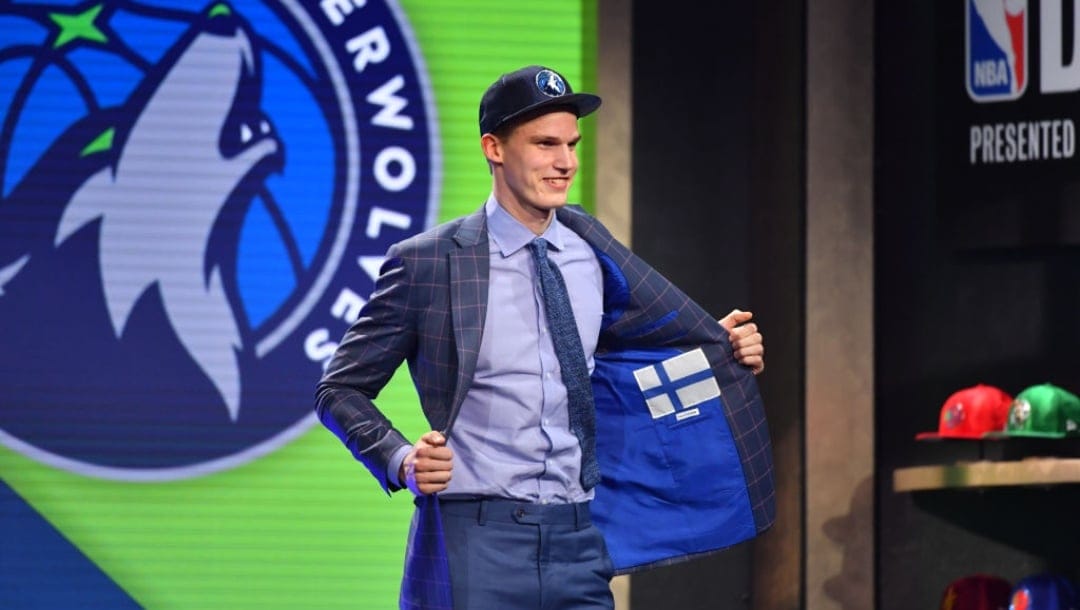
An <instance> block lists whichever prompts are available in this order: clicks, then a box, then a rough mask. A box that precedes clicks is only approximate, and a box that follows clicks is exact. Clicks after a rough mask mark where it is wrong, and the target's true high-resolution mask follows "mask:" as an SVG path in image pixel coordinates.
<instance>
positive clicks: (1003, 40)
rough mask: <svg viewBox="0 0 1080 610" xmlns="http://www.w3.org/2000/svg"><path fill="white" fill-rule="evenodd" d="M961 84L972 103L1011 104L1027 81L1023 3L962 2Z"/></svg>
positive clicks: (997, 0) (1005, 0)
mask: <svg viewBox="0 0 1080 610" xmlns="http://www.w3.org/2000/svg"><path fill="white" fill-rule="evenodd" d="M964 1H965V2H966V3H967V18H966V20H965V23H966V27H965V41H964V42H965V54H966V57H965V60H966V64H965V68H966V69H965V77H966V78H965V81H966V85H967V92H968V96H970V97H971V99H973V100H975V101H976V102H999V101H1004V100H1015V99H1016V98H1018V97H1020V96H1021V95H1023V93H1024V90H1025V89H1026V88H1027V81H1028V69H1027V59H1028V10H1027V8H1028V7H1027V0H964Z"/></svg>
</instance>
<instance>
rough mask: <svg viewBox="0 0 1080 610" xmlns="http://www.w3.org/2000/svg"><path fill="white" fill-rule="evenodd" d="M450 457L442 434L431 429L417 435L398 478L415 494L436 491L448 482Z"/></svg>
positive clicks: (419, 494) (424, 494)
mask: <svg viewBox="0 0 1080 610" xmlns="http://www.w3.org/2000/svg"><path fill="white" fill-rule="evenodd" d="M453 459H454V452H453V451H451V449H450V448H449V447H447V446H446V437H445V436H443V435H442V434H440V433H438V432H436V431H434V430H432V431H431V432H428V433H427V434H425V435H424V436H421V437H420V440H418V441H416V444H415V445H413V448H412V451H410V452H409V453H407V454H406V455H405V460H404V461H403V462H401V470H400V471H399V472H398V479H399V480H401V481H404V482H405V486H406V487H408V488H409V489H410V490H411V491H412V492H413V493H414V494H416V495H418V496H426V495H429V494H433V493H438V492H440V491H443V490H445V489H446V486H447V484H448V483H449V482H450V471H451V470H452V469H453V467H454V464H453Z"/></svg>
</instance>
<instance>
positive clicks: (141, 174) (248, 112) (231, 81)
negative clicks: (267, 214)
mask: <svg viewBox="0 0 1080 610" xmlns="http://www.w3.org/2000/svg"><path fill="white" fill-rule="evenodd" d="M164 62H166V63H167V65H165V66H159V68H163V69H159V70H158V71H157V74H159V75H160V77H159V78H158V79H155V80H153V81H150V82H146V83H144V84H143V86H142V88H141V89H140V90H138V91H136V93H135V94H133V96H132V100H133V101H132V102H129V104H136V105H139V104H141V108H135V109H130V111H129V112H128V113H125V114H126V115H127V116H130V117H132V119H131V123H130V124H128V125H122V126H117V128H116V130H115V132H114V133H116V134H120V135H119V136H113V142H112V147H113V150H114V157H113V161H112V163H110V164H109V165H107V166H106V167H104V168H103V169H101V170H100V171H98V172H97V173H95V174H93V175H91V176H90V177H89V179H88V180H86V181H85V182H84V183H83V184H82V185H81V186H80V187H79V188H78V189H77V190H76V191H75V192H74V194H73V195H72V197H71V199H70V201H69V203H68V205H67V207H66V209H65V210H64V211H63V214H62V216H61V218H60V221H59V224H58V227H57V230H56V235H55V241H54V245H55V246H57V247H59V246H60V245H61V244H62V243H64V241H65V240H67V239H68V238H70V237H71V236H72V235H74V234H75V233H76V232H77V231H79V230H80V229H81V228H83V227H84V226H87V225H88V224H90V223H92V222H94V221H98V220H100V227H99V236H100V241H99V255H100V271H101V280H102V286H103V291H104V294H105V299H106V305H107V308H108V312H109V316H110V318H111V320H112V326H113V331H114V332H115V334H116V336H117V337H120V335H121V334H122V333H123V332H124V328H125V325H126V324H127V320H128V317H129V315H130V314H131V312H132V309H133V308H134V306H135V304H136V302H137V301H138V300H139V299H140V297H141V296H142V295H143V294H144V293H145V292H146V291H148V290H150V289H152V288H156V289H157V290H158V291H159V293H160V297H161V302H162V303H163V305H164V308H165V314H166V317H167V318H168V320H169V323H170V324H171V325H172V328H173V330H174V331H175V333H176V336H177V337H178V339H179V341H180V343H181V344H183V346H184V348H185V349H186V350H187V352H188V353H189V354H190V356H191V357H192V359H194V361H195V362H196V363H197V364H198V366H199V367H200V368H201V369H202V371H203V372H204V373H205V374H206V375H207V377H208V378H209V379H210V380H211V382H212V383H213V385H214V387H215V388H216V389H217V391H218V393H219V394H220V395H221V398H222V400H223V401H224V403H225V405H226V407H227V409H228V412H229V415H230V417H231V418H232V419H233V420H235V419H236V417H237V416H238V415H239V410H240V395H241V391H240V373H239V366H238V363H237V352H238V350H241V349H243V343H242V340H241V332H240V329H239V325H238V322H237V307H236V306H235V301H236V298H235V290H233V289H232V288H231V287H230V286H229V281H228V278H230V277H231V276H230V272H229V271H228V270H227V269H223V261H221V260H216V259H214V258H213V257H212V256H211V254H210V253H211V252H212V248H211V243H212V241H213V240H212V236H213V235H214V234H215V233H216V232H220V231H222V230H226V229H222V228H221V227H220V226H219V224H220V219H221V216H222V212H223V210H225V209H226V208H229V207H235V206H241V207H242V206H246V205H247V202H248V201H250V197H251V195H252V194H253V193H254V192H257V190H258V188H259V185H260V183H261V181H262V180H263V179H264V178H265V176H266V174H267V172H268V171H271V170H272V169H274V168H275V167H278V166H279V165H280V162H281V158H282V154H281V151H282V146H281V143H280V142H279V141H278V139H277V138H276V136H275V133H274V130H273V127H272V125H271V123H270V120H269V119H268V118H267V117H265V116H264V115H263V114H262V113H261V112H260V111H259V109H258V102H259V89H260V79H259V66H260V64H259V58H258V56H257V54H256V53H255V51H254V49H253V48H252V37H251V36H250V35H249V34H248V33H247V32H246V30H245V28H244V26H243V24H242V23H241V22H240V21H239V20H238V19H236V18H234V17H232V16H231V15H218V16H215V17H213V18H212V19H210V20H209V21H208V22H206V24H205V25H204V27H203V28H193V30H191V31H189V32H188V34H187V35H186V36H185V37H184V38H183V39H182V40H181V41H180V42H178V43H177V45H176V47H174V49H173V52H171V53H170V54H169V56H168V57H167V58H166V60H164ZM192 90H197V91H198V94H196V95H193V94H192ZM177 160H181V161H182V165H181V166H177V164H176V161H177ZM147 227H156V230H154V231H153V232H152V233H148V231H147ZM133 257H134V258H136V259H137V260H138V261H139V264H138V265H132V264H131V261H132V259H133ZM226 258H227V257H226ZM20 260H21V261H22V263H23V264H25V262H26V261H25V259H20ZM20 266H21V265H20ZM8 269H9V274H11V275H14V274H15V273H17V272H18V268H17V267H15V266H14V265H12V266H10V267H9V268H8Z"/></svg>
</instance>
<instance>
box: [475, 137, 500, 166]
mask: <svg viewBox="0 0 1080 610" xmlns="http://www.w3.org/2000/svg"><path fill="white" fill-rule="evenodd" d="M480 148H481V149H483V151H484V156H485V157H487V160H488V163H492V164H501V163H502V142H501V141H500V140H499V138H498V137H496V136H495V135H494V134H490V133H485V134H484V135H483V136H481V137H480Z"/></svg>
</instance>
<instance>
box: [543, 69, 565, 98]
mask: <svg viewBox="0 0 1080 610" xmlns="http://www.w3.org/2000/svg"><path fill="white" fill-rule="evenodd" d="M536 87H537V88H538V89H540V92H541V93H543V94H544V95H546V96H548V97H559V96H561V95H565V94H566V81H564V80H563V79H562V77H561V76H559V75H558V74H556V73H554V72H552V71H551V70H541V71H539V72H537V73H536Z"/></svg>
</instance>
